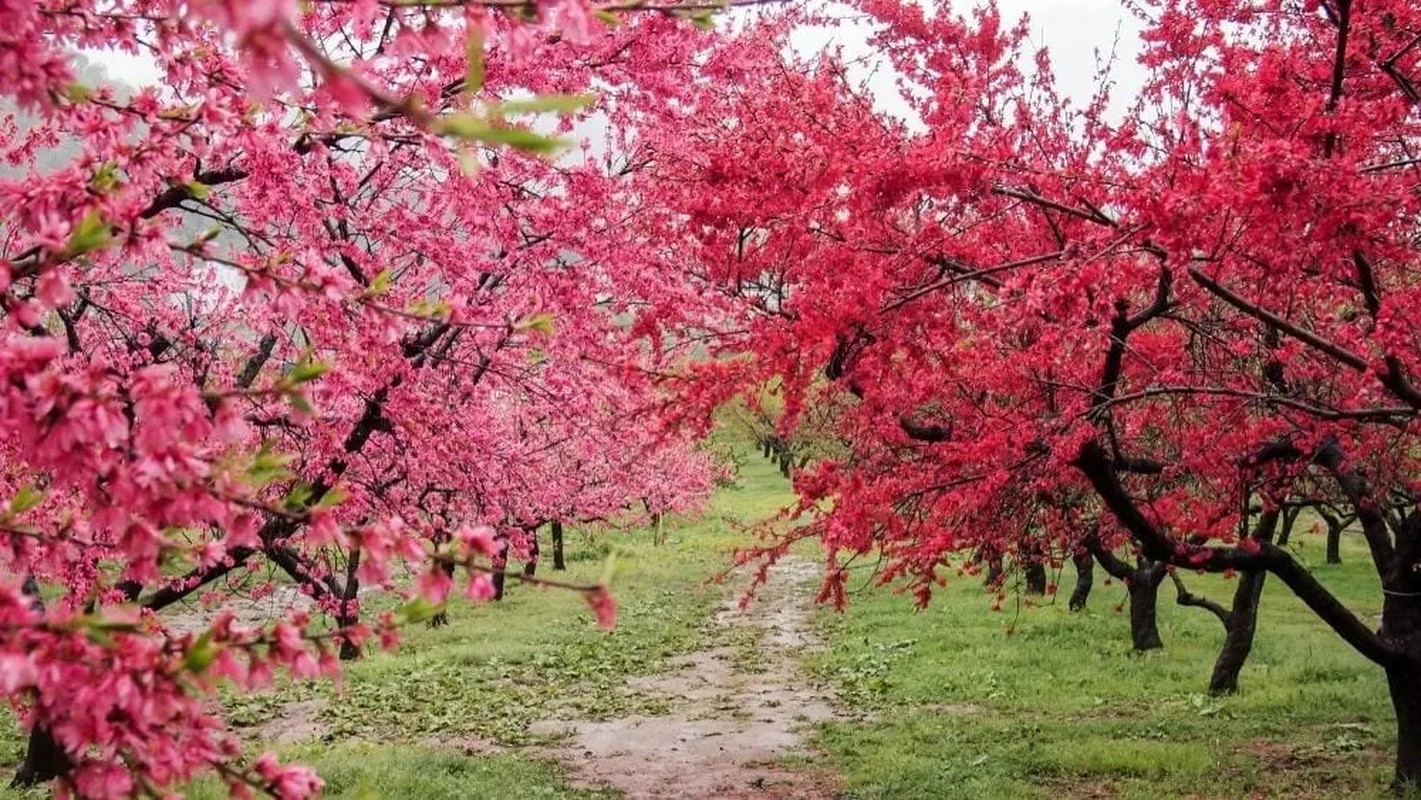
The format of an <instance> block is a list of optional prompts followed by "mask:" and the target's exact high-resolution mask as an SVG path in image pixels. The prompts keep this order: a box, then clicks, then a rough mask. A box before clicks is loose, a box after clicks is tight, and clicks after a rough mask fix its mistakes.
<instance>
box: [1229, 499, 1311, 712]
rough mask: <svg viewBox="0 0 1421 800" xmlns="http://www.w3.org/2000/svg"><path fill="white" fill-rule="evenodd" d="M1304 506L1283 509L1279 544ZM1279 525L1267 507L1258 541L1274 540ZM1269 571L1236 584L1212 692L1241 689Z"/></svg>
mask: <svg viewBox="0 0 1421 800" xmlns="http://www.w3.org/2000/svg"><path fill="white" fill-rule="evenodd" d="M1301 511H1302V508H1301V507H1298V506H1295V507H1293V508H1290V509H1285V510H1284V511H1283V514H1282V516H1283V529H1282V530H1281V531H1279V532H1278V544H1280V545H1282V544H1286V543H1287V541H1288V537H1289V536H1290V535H1291V534H1292V532H1293V525H1294V524H1295V523H1297V521H1298V514H1299V513H1300V512H1301ZM1277 527H1278V512H1277V511H1265V512H1263V515H1262V516H1260V517H1259V519H1258V524H1257V525H1256V526H1255V527H1254V529H1253V536H1252V538H1253V539H1254V540H1255V541H1259V542H1263V543H1268V542H1271V541H1273V532H1274V531H1275V530H1276V529H1277ZM1267 580H1268V573H1267V572H1264V571H1263V570H1254V571H1251V572H1245V573H1243V575H1241V576H1240V577H1239V579H1238V586H1237V587H1235V588H1234V600H1233V606H1232V607H1231V608H1230V610H1229V613H1228V614H1227V615H1226V616H1224V618H1223V621H1224V646H1223V647H1222V648H1220V649H1219V657H1218V659H1216V660H1215V661H1214V673H1213V674H1212V675H1211V676H1209V694H1213V695H1220V694H1233V693H1235V692H1237V691H1238V674H1239V673H1240V672H1241V671H1243V665H1244V662H1246V661H1248V654H1249V653H1251V652H1253V634H1254V631H1256V630H1257V629H1258V601H1259V600H1260V599H1262V597H1263V584H1264V582H1265V581H1267Z"/></svg>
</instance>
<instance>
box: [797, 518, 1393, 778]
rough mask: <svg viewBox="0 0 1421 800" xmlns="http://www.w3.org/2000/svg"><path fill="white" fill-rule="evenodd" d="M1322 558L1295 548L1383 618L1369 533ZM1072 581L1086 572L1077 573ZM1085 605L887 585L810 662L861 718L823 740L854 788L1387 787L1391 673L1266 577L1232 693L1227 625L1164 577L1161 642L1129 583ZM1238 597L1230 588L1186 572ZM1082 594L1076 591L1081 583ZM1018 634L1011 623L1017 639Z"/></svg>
mask: <svg viewBox="0 0 1421 800" xmlns="http://www.w3.org/2000/svg"><path fill="white" fill-rule="evenodd" d="M1350 544H1352V545H1353V546H1351V547H1349V548H1348V549H1347V550H1346V551H1345V552H1344V554H1343V555H1344V564H1343V565H1341V566H1327V565H1324V564H1322V563H1321V562H1322V555H1323V550H1322V548H1323V544H1322V540H1321V538H1320V537H1313V536H1303V537H1301V538H1300V539H1299V540H1298V541H1297V544H1296V551H1297V552H1298V554H1299V555H1300V556H1301V557H1302V558H1304V559H1306V560H1308V561H1310V562H1313V563H1315V564H1316V565H1317V566H1316V569H1317V571H1318V574H1319V575H1320V576H1321V578H1322V579H1323V580H1324V582H1325V583H1327V584H1328V585H1329V586H1330V587H1331V588H1332V589H1333V591H1335V592H1336V593H1338V594H1339V595H1340V596H1341V597H1342V598H1344V599H1346V600H1348V601H1349V604H1350V605H1351V607H1352V608H1353V609H1355V610H1357V611H1358V613H1360V614H1361V615H1363V617H1364V618H1367V617H1369V616H1370V615H1374V614H1376V613H1378V612H1379V611H1380V609H1379V607H1378V606H1377V605H1376V604H1377V598H1378V596H1379V594H1378V592H1377V590H1376V578H1375V575H1374V574H1373V573H1371V572H1370V568H1369V566H1368V559H1367V556H1366V553H1365V550H1364V548H1363V547H1362V546H1361V544H1360V542H1350ZM1062 577H1063V580H1064V581H1067V582H1068V581H1069V580H1071V579H1072V577H1073V576H1071V575H1069V574H1068V575H1066V576H1062ZM1096 581H1097V582H1096V589H1095V593H1094V594H1093V595H1092V597H1091V601H1090V604H1089V608H1088V610H1087V611H1085V612H1084V613H1080V614H1073V613H1071V612H1069V611H1067V610H1066V608H1065V597H1064V595H1063V596H1062V597H1061V598H1060V599H1059V600H1058V601H1056V602H1055V603H1052V602H1051V600H1049V599H1047V600H1045V601H1038V602H1037V603H1033V604H1026V603H1023V604H1022V605H1021V606H1020V607H1019V608H1017V607H1016V606H1015V603H1014V602H1013V600H1012V599H1010V598H1009V600H1008V602H1007V604H1006V610H1004V611H1002V612H996V613H993V612H991V611H989V606H990V603H991V600H990V599H989V598H988V597H986V596H985V595H984V593H983V591H982V589H981V586H980V582H979V579H977V578H972V577H960V578H958V579H956V580H955V581H953V582H952V583H951V584H950V585H949V586H948V587H947V588H946V589H944V590H941V591H939V592H938V594H937V595H936V596H935V597H934V599H933V603H932V605H931V606H929V608H928V609H927V610H925V611H921V612H915V611H913V610H912V606H911V602H910V598H908V597H905V596H899V595H893V594H891V593H888V592H882V591H880V592H875V593H872V594H869V595H864V596H859V597H856V598H854V599H853V600H852V601H851V603H850V606H849V608H848V611H847V612H846V613H845V614H843V615H835V614H833V613H830V612H826V613H825V614H823V615H822V616H821V618H820V619H821V622H822V626H823V629H824V630H825V631H826V633H827V635H828V637H829V639H830V641H831V647H830V648H829V650H828V651H827V652H825V653H824V654H822V655H820V656H818V657H816V658H815V660H814V663H813V668H814V670H815V671H816V672H818V673H819V674H820V675H822V676H824V677H826V678H828V679H829V680H831V681H832V682H833V684H834V685H835V687H836V690H837V691H838V693H839V694H840V696H841V697H842V698H843V699H844V700H845V701H846V702H848V703H851V704H852V705H853V707H854V708H857V709H861V710H863V711H864V712H865V715H864V716H865V718H864V719H863V720H860V721H853V722H844V723H833V724H827V725H824V726H822V727H821V729H820V732H819V737H818V743H819V745H820V746H821V747H823V748H824V749H825V751H826V752H827V753H828V754H829V755H830V756H831V758H832V759H833V760H834V761H835V762H836V763H837V764H838V765H839V767H840V768H841V770H842V772H843V776H844V783H845V786H846V787H847V789H848V791H849V793H850V795H851V796H852V797H861V798H879V797H883V798H886V797H894V798H905V797H939V796H943V792H944V791H950V793H951V794H953V795H954V796H971V797H1047V796H1076V797H1095V796H1109V797H1181V796H1183V797H1219V798H1225V797H1245V796H1257V797H1275V796H1276V797H1283V796H1290V795H1292V796H1305V797H1355V796H1359V795H1361V796H1373V795H1376V796H1379V795H1380V793H1381V792H1382V790H1383V789H1384V787H1385V786H1386V782H1387V781H1388V780H1389V777H1390V776H1389V768H1390V757H1391V752H1390V751H1391V747H1392V746H1393V744H1394V741H1395V739H1394V736H1395V734H1394V731H1393V722H1392V719H1393V718H1392V712H1391V707H1390V703H1389V701H1388V699H1387V693H1386V686H1385V681H1384V678H1383V676H1382V673H1381V671H1380V670H1379V669H1378V668H1376V667H1375V666H1373V665H1372V664H1371V663H1370V662H1368V661H1366V660H1365V659H1363V658H1362V657H1361V656H1359V655H1357V654H1356V653H1355V652H1354V651H1352V650H1351V648H1349V647H1348V646H1347V645H1346V644H1344V643H1343V642H1342V641H1341V640H1340V639H1339V638H1338V637H1337V636H1336V635H1335V634H1334V633H1332V632H1331V631H1330V630H1329V629H1327V628H1326V627H1325V626H1324V625H1323V624H1322V623H1321V622H1320V621H1319V620H1318V619H1317V618H1316V617H1315V616H1314V615H1313V614H1312V613H1311V612H1310V611H1309V610H1308V609H1307V608H1305V607H1304V606H1303V605H1302V603H1301V602H1299V601H1298V600H1297V599H1295V598H1294V597H1293V596H1292V594H1291V593H1290V592H1289V591H1288V590H1287V588H1286V587H1284V586H1282V585H1281V584H1280V583H1278V582H1277V581H1270V582H1269V584H1268V587H1267V591H1266V593H1265V596H1264V599H1263V603H1262V607H1261V611H1260V621H1259V633H1258V637H1257V641H1256V644H1255V647H1254V650H1253V654H1252V656H1251V657H1250V659H1249V662H1248V665H1247V666H1246V667H1245V669H1244V671H1243V674H1242V676H1241V679H1240V680H1241V684H1242V691H1241V693H1240V694H1238V695H1236V696H1233V697H1228V698H1213V697H1209V696H1207V695H1206V694H1204V689H1205V686H1206V684H1207V679H1208V675H1209V671H1210V669H1211V668H1212V665H1213V661H1214V658H1215V656H1216V655H1217V652H1218V646H1219V644H1220V642H1221V641H1222V638H1223V629H1222V626H1221V625H1220V624H1219V623H1218V621H1217V620H1216V619H1215V618H1214V617H1213V616H1211V615H1209V614H1208V613H1207V612H1204V611H1201V610H1199V609H1194V608H1182V607H1178V606H1175V605H1174V604H1173V601H1172V598H1173V588H1172V587H1171V586H1170V585H1169V584H1168V583H1166V584H1165V585H1164V586H1163V587H1162V594H1161V606H1160V627H1161V633H1162V636H1163V638H1164V640H1165V649H1164V650H1163V651H1158V652H1153V653H1148V654H1144V655H1140V654H1135V653H1133V652H1132V651H1131V649H1130V643H1129V638H1128V621H1127V619H1126V618H1125V615H1124V614H1123V613H1119V612H1117V611H1116V606H1117V604H1121V603H1124V602H1125V592H1124V587H1123V586H1121V585H1120V584H1119V583H1118V582H1116V583H1114V584H1113V585H1109V586H1106V585H1102V582H1101V577H1100V572H1099V570H1097V578H1096ZM1186 582H1187V583H1188V584H1189V586H1190V588H1191V590H1193V591H1195V592H1198V593H1204V594H1207V595H1208V596H1210V597H1213V598H1215V599H1218V600H1220V601H1223V602H1225V603H1227V602H1229V600H1230V596H1231V592H1232V588H1233V583H1232V582H1230V581H1227V580H1225V579H1223V578H1221V577H1216V576H1195V575H1188V576H1186ZM1068 590H1069V587H1067V591H1068ZM1008 630H1010V631H1011V632H1010V634H1009V633H1008Z"/></svg>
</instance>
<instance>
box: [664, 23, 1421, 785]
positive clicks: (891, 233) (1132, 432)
mask: <svg viewBox="0 0 1421 800" xmlns="http://www.w3.org/2000/svg"><path fill="white" fill-rule="evenodd" d="M853 5H854V6H855V7H857V8H858V9H860V10H861V11H862V12H863V14H864V15H865V16H866V18H867V19H869V20H871V21H872V23H873V25H874V34H873V38H872V43H873V45H874V46H875V50H876V52H877V53H878V55H879V57H880V59H881V60H882V61H883V62H885V63H886V64H887V65H889V66H891V69H892V70H893V72H894V73H895V74H896V76H897V77H898V78H899V80H900V83H899V85H900V87H901V88H902V97H901V100H902V104H903V108H904V109H905V111H904V112H903V113H902V114H900V115H897V116H894V115H889V114H886V113H883V112H882V111H881V110H880V109H879V108H878V107H876V105H875V103H874V98H873V97H871V96H869V95H867V93H865V92H864V91H863V90H862V89H861V87H860V86H859V85H858V84H857V83H856V82H855V81H854V80H853V79H851V77H850V75H851V72H850V69H849V66H848V65H847V64H846V63H845V62H844V60H843V59H841V58H838V57H836V55H835V54H834V53H829V54H825V55H823V56H822V57H816V58H814V59H811V60H795V59H793V58H790V57H788V56H786V55H785V53H786V52H787V48H786V39H785V37H784V31H785V30H786V29H788V28H791V27H793V25H794V24H796V22H797V20H796V19H795V18H794V17H793V16H789V17H787V18H784V19H781V20H778V21H776V22H775V23H774V24H772V25H767V26H765V27H761V28H753V29H750V30H748V31H747V32H746V33H745V34H744V35H743V36H742V37H741V38H740V39H739V40H738V41H737V42H736V43H735V44H734V45H733V46H730V47H727V48H724V50H723V51H722V52H724V53H728V54H733V56H732V57H727V58H725V59H721V60H714V59H713V60H712V61H711V62H710V64H709V70H710V72H709V74H710V76H711V79H712V80H716V81H717V82H718V83H720V84H721V85H722V86H724V87H725V88H724V90H723V91H720V92H716V93H705V94H702V95H699V96H698V97H697V98H696V103H695V104H694V105H692V106H689V107H678V108H674V109H671V110H669V111H668V115H667V117H666V118H665V124H666V128H665V133H664V134H662V135H651V134H649V133H646V132H645V129H643V136H644V140H645V142H646V153H645V158H646V161H647V162H648V163H649V164H651V165H653V166H651V167H649V168H648V170H647V171H646V172H645V173H644V176H643V177H644V179H645V186H646V189H645V191H646V192H647V193H648V196H649V197H654V200H648V202H647V207H648V208H649V209H653V210H654V209H661V210H662V212H661V213H654V212H653V213H649V214H648V215H647V216H646V218H645V219H644V224H645V225H646V226H647V230H648V233H647V234H646V235H647V236H650V237H655V238H660V239H663V240H664V241H667V242H676V243H678V246H676V247H674V248H673V249H671V250H670V252H669V258H668V264H677V265H683V266H682V269H683V271H684V272H685V273H686V274H687V276H688V279H690V280H692V281H695V282H697V283H699V284H701V285H704V286H705V287H706V291H705V294H706V295H708V296H714V297H716V298H717V300H718V301H727V300H728V301H730V302H732V303H733V304H735V306H736V308H738V313H737V312H725V313H723V314H722V316H721V319H722V320H723V323H722V324H721V325H720V326H719V327H718V328H717V329H716V333H717V334H718V335H719V341H720V343H721V349H720V350H719V351H717V352H718V354H719V355H720V356H721V357H720V358H719V359H717V360H714V361H712V362H710V363H708V364H707V365H706V366H705V368H704V369H703V376H704V377H705V380H704V381H703V382H702V383H701V384H699V387H698V389H697V391H698V393H699V395H698V396H699V397H700V398H701V399H702V400H703V404H702V407H703V408H707V407H712V406H714V405H716V404H717V403H719V402H721V401H723V400H725V399H727V398H729V397H732V396H734V395H735V394H736V393H737V392H744V391H753V390H754V388H755V387H758V386H761V385H763V384H764V383H765V382H766V381H771V380H778V381H781V382H782V385H783V386H784V387H785V389H786V391H787V393H788V395H787V399H786V408H787V410H788V413H789V415H790V417H791V420H793V418H794V415H795V414H796V413H797V409H802V408H805V407H807V406H810V405H812V404H814V403H816V402H819V401H820V400H819V398H821V397H825V396H827V397H830V398H833V399H834V400H836V401H838V400H843V399H847V400H849V401H851V403H852V411H851V412H850V413H846V414H843V415H842V416H841V431H842V434H843V436H844V438H845V439H847V440H848V441H850V442H851V452H850V453H849V454H848V455H846V456H845V457H843V458H839V459H833V460H830V461H827V462H825V463H823V464H822V465H821V466H820V467H819V468H818V469H817V470H808V471H804V472H801V473H799V475H798V476H797V479H796V488H797V490H798V492H799V493H800V495H801V498H802V503H801V505H800V511H801V512H802V513H804V514H806V515H810V516H812V517H813V519H814V524H812V525H810V526H808V527H805V528H801V529H792V530H791V531H790V532H789V533H787V534H786V536H789V537H801V536H810V535H815V536H818V538H819V539H820V540H821V541H822V542H823V544H824V547H825V549H826V553H827V578H826V581H825V584H824V587H823V594H822V599H825V600H832V601H835V602H842V598H843V586H844V583H843V582H844V578H845V576H846V575H847V569H846V568H847V565H849V564H851V563H853V562H854V561H855V559H857V558H858V557H860V556H862V555H864V554H870V553H878V554H882V555H883V556H884V564H885V567H884V569H883V571H882V573H881V575H880V577H881V579H882V580H883V581H884V582H901V584H902V585H904V586H906V587H907V588H909V589H910V590H912V591H913V592H915V593H916V594H917V596H918V599H919V601H920V602H924V603H926V602H928V600H929V598H930V597H931V594H932V592H933V590H934V588H935V587H936V586H937V585H938V584H939V583H940V582H941V581H943V580H944V579H945V578H946V577H947V575H949V574H950V572H951V570H952V569H953V563H954V562H958V561H959V559H960V555H959V554H965V553H971V552H980V551H983V550H985V551H987V552H991V553H1001V554H1008V555H1014V556H1016V557H1018V558H1019V559H1022V560H1024V561H1027V562H1030V561H1032V560H1036V561H1041V560H1054V561H1058V562H1059V561H1061V560H1064V559H1065V558H1068V557H1070V556H1071V555H1072V554H1073V553H1076V552H1078V551H1080V550H1082V549H1090V548H1097V549H1098V550H1100V551H1101V552H1104V553H1114V552H1115V551H1116V550H1118V549H1127V550H1128V551H1129V553H1130V556H1133V557H1132V558H1130V561H1129V562H1128V563H1123V562H1124V559H1122V558H1118V557H1117V556H1115V555H1111V559H1112V560H1116V561H1120V562H1122V563H1121V564H1117V565H1115V566H1118V567H1120V568H1121V570H1122V571H1123V572H1125V573H1127V574H1129V575H1130V576H1131V577H1132V578H1133V580H1132V585H1131V594H1132V602H1138V603H1139V604H1141V605H1140V610H1141V611H1144V610H1146V606H1147V605H1148V604H1152V603H1153V602H1154V592H1155V589H1156V588H1157V587H1158V585H1159V583H1160V582H1161V581H1163V580H1164V579H1165V576H1166V575H1167V574H1169V573H1170V572H1171V571H1174V572H1177V571H1179V570H1184V571H1188V570H1191V569H1197V570H1206V571H1213V572H1233V571H1237V572H1241V573H1243V574H1245V575H1246V576H1250V578H1249V579H1250V580H1251V581H1252V585H1253V586H1254V587H1255V588H1256V586H1259V585H1261V581H1262V579H1263V578H1264V577H1267V576H1272V577H1273V578H1276V579H1277V580H1280V581H1281V582H1283V583H1284V584H1286V585H1287V586H1288V588H1289V589H1291V590H1292V591H1293V592H1294V593H1295V594H1296V595H1297V596H1298V597H1299V598H1300V599H1301V600H1302V601H1303V602H1304V603H1306V604H1307V605H1308V607H1309V608H1311V609H1312V610H1313V611H1314V612H1315V613H1316V614H1317V616H1318V617H1319V618H1320V619H1321V620H1322V622H1324V623H1325V624H1326V625H1327V626H1328V627H1330V628H1331V629H1332V630H1333V631H1334V632H1336V634H1337V635H1339V636H1341V637H1342V638H1343V639H1344V640H1345V641H1347V642H1348V643H1349V644H1351V645H1352V646H1353V647H1354V648H1356V650H1357V651H1358V652H1360V653H1361V654H1362V655H1364V656H1366V657H1367V658H1369V659H1371V660H1372V661H1374V662H1376V663H1377V664H1378V665H1379V666H1380V667H1381V668H1382V669H1384V670H1385V672H1386V675H1387V678H1388V681H1389V683H1390V687H1391V694H1392V699H1393V701H1394V707H1395V710H1396V715H1397V722H1398V749H1397V761H1396V780H1397V785H1398V786H1404V785H1410V784H1415V783H1417V782H1418V781H1421V683H1418V676H1421V509H1418V507H1417V505H1416V499H1415V498H1416V496H1417V495H1416V475H1417V472H1418V467H1421V465H1418V463H1417V461H1416V458H1417V454H1418V453H1421V448H1418V447H1417V441H1416V436H1417V433H1418V430H1421V428H1418V425H1421V421H1418V418H1419V417H1421V414H1418V410H1421V391H1418V389H1417V388H1416V387H1417V381H1418V380H1421V379H1419V378H1418V377H1417V375H1418V370H1421V337H1419V336H1418V326H1417V324H1416V319H1415V309H1417V308H1421V297H1418V292H1419V291H1421V282H1418V281H1417V279H1416V273H1415V269H1414V266H1415V263H1416V260H1417V257H1418V250H1417V247H1418V237H1417V227H1416V220H1417V218H1418V207H1417V205H1418V202H1421V191H1418V187H1421V171H1418V169H1417V159H1416V157H1415V151H1416V147H1417V144H1418V139H1417V137H1418V128H1417V123H1418V112H1417V109H1418V101H1421V89H1418V87H1421V15H1419V14H1418V9H1417V7H1416V5H1415V4H1414V3H1408V2H1387V1H1386V0H1382V1H1381V2H1368V3H1361V2H1355V1H1354V0H1318V1H1317V2H1303V3H1292V2H1262V3H1255V2H1250V3H1239V2H1189V1H1187V0H1157V1H1156V2H1146V3H1142V4H1139V5H1140V11H1141V14H1142V15H1143V18H1144V20H1145V33H1144V44H1145V47H1144V51H1143V54H1142V55H1141V57H1140V65H1141V67H1142V68H1143V69H1144V70H1145V71H1146V72H1147V80H1146V82H1145V85H1144V88H1143V90H1142V92H1141V93H1140V95H1139V96H1138V97H1137V98H1135V99H1134V100H1133V101H1130V102H1129V103H1128V104H1127V107H1128V108H1129V113H1128V114H1126V115H1125V116H1124V117H1123V119H1121V120H1119V121H1118V122H1116V121H1112V120H1111V118H1110V117H1109V116H1108V115H1107V114H1106V111H1107V109H1108V108H1109V90H1108V87H1109V81H1108V76H1107V75H1104V74H1103V75H1102V79H1101V84H1100V91H1099V93H1098V94H1097V95H1096V96H1095V97H1093V98H1085V99H1084V102H1083V103H1081V104H1079V105H1071V104H1068V103H1066V102H1065V101H1064V100H1062V99H1061V98H1060V97H1059V95H1058V94H1057V92H1056V91H1055V89H1054V82H1053V80H1052V78H1051V70H1050V58H1049V55H1048V54H1046V53H1029V52H1026V45H1027V39H1026V28H1025V27H1024V26H1013V25H1011V24H1010V23H1009V21H1007V20H1004V19H1002V18H1001V16H1000V15H999V14H997V13H996V12H995V11H994V10H993V8H992V7H991V5H990V3H987V4H983V5H982V6H981V7H979V8H978V9H976V10H974V11H971V12H967V13H960V14H959V13H957V10H956V9H947V8H942V7H936V8H924V6H922V5H920V4H916V3H908V2H898V0H863V1H862V2H858V3H854V4H853ZM810 21H813V19H812V18H810ZM747 353H748V354H749V356H746V354H747ZM825 379H827V381H826V380H825ZM791 424H792V422H791ZM1299 503H1312V504H1316V503H1333V504H1340V509H1341V510H1343V511H1345V513H1347V514H1355V515H1356V516H1357V518H1358V521H1359V524H1360V527H1361V528H1362V530H1363V533H1364V536H1365V538H1366V541H1367V544H1368V548H1369V550H1370V552H1371V556H1372V561H1373V564H1374V566H1375V568H1376V572H1377V575H1378V579H1379V591H1378V595H1377V602H1378V604H1379V605H1380V607H1381V608H1382V609H1383V613H1382V618H1381V623H1380V628H1379V629H1374V627H1373V626H1372V625H1371V624H1369V623H1368V622H1366V621H1364V619H1363V618H1362V617H1359V616H1358V614H1357V613H1356V612H1354V611H1353V610H1351V609H1349V608H1348V607H1347V606H1346V605H1345V604H1344V603H1343V602H1342V601H1341V600H1340V599H1339V598H1338V597H1337V596H1336V595H1335V594H1333V592H1331V591H1330V590H1329V589H1328V587H1327V586H1326V585H1325V584H1324V582H1323V581H1322V580H1321V579H1320V577H1319V576H1318V575H1315V574H1314V573H1313V572H1312V571H1311V570H1309V569H1308V568H1307V567H1306V566H1305V565H1304V564H1303V563H1301V562H1300V561H1299V560H1298V559H1297V558H1295V557H1294V555H1293V554H1291V553H1290V552H1289V551H1288V550H1286V549H1284V548H1282V547H1280V546H1278V544H1277V543H1276V541H1275V540H1276V538H1277V536H1278V535H1279V534H1280V531H1281V527H1280V523H1281V520H1282V518H1283V515H1284V512H1286V511H1287V509H1288V508H1289V507H1290V506H1295V505H1297V504H1299ZM784 544H785V542H783V541H781V542H779V543H778V545H776V546H772V547H770V548H768V549H767V550H766V551H765V552H764V555H765V556H767V557H768V558H771V559H773V558H775V557H776V556H777V554H778V553H780V552H782V549H781V548H782V546H783V545H784ZM1241 588H1242V584H1241ZM1250 591H1251V590H1250ZM1254 598H1255V599H1256V592H1255V594H1254ZM1241 599H1243V600H1245V601H1246V600H1247V599H1248V598H1246V597H1244V598H1241ZM1251 637H1252V630H1251V627H1250V626H1248V625H1235V624H1232V623H1229V632H1228V639H1229V643H1230V644H1229V645H1226V648H1225V650H1226V652H1225V654H1224V655H1223V656H1221V664H1222V663H1223V662H1224V660H1225V656H1228V655H1229V652H1230V648H1231V647H1233V646H1235V645H1237V647H1238V649H1234V650H1233V651H1232V652H1233V655H1234V656H1237V655H1238V654H1240V653H1243V654H1246V652H1247V643H1248V642H1250V641H1251Z"/></svg>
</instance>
